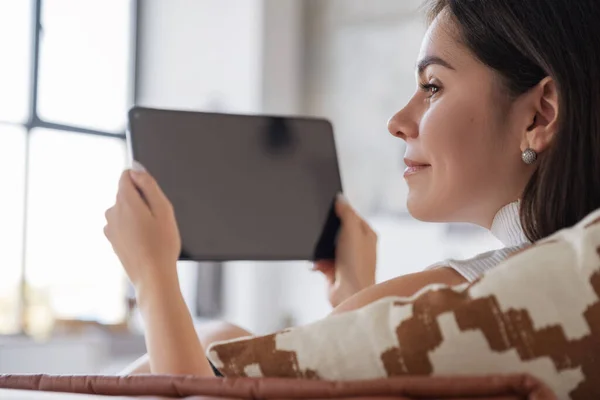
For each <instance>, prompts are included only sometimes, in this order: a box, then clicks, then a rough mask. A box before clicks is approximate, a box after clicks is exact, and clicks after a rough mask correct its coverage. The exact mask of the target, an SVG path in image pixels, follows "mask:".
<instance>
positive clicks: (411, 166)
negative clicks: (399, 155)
mask: <svg viewBox="0 0 600 400" xmlns="http://www.w3.org/2000/svg"><path fill="white" fill-rule="evenodd" d="M404 164H405V165H406V167H407V168H406V170H405V171H404V177H405V178H407V177H409V176H411V175H415V174H417V173H419V172H421V171H425V170H427V169H429V167H431V165H430V164H427V163H425V162H421V161H415V160H411V159H410V158H405V159H404Z"/></svg>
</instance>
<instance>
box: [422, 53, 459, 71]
mask: <svg viewBox="0 0 600 400" xmlns="http://www.w3.org/2000/svg"><path fill="white" fill-rule="evenodd" d="M430 65H441V66H442V67H445V68H448V69H451V70H454V67H453V66H452V65H450V63H448V62H447V61H446V60H444V59H442V58H440V57H437V56H429V57H425V58H423V59H422V60H420V61H419V63H418V64H417V71H418V72H419V75H420V74H422V73H423V72H424V71H425V69H426V68H427V67H429V66H430Z"/></svg>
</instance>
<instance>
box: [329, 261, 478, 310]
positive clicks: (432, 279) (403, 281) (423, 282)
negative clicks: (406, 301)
mask: <svg viewBox="0 0 600 400" xmlns="http://www.w3.org/2000/svg"><path fill="white" fill-rule="evenodd" d="M465 282H467V281H466V279H465V278H464V277H463V276H462V275H460V274H459V273H458V272H456V271H455V270H453V269H452V268H439V269H434V270H431V271H423V272H417V273H415V274H410V275H404V276H401V277H398V278H395V279H392V280H389V281H386V282H383V283H380V284H378V285H373V286H369V287H368V288H366V289H363V290H362V291H360V292H358V293H357V294H355V295H354V296H352V297H350V298H349V299H348V300H346V301H344V302H342V303H341V304H340V305H339V306H337V307H336V308H335V309H334V310H333V312H332V313H331V315H335V314H341V313H344V312H347V311H352V310H356V309H359V308H362V307H364V306H366V305H368V304H371V303H373V302H375V301H377V300H380V299H383V298H385V297H392V296H398V297H410V296H413V295H414V294H416V293H417V292H418V291H419V290H421V289H423V288H424V287H426V286H429V285H431V284H435V283H439V284H443V285H448V286H455V285H460V284H462V283H465Z"/></svg>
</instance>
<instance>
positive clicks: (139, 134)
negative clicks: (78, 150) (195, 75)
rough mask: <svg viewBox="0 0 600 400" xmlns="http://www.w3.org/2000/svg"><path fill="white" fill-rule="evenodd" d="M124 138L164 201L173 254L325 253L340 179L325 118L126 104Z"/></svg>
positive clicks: (274, 256) (272, 256)
mask: <svg viewBox="0 0 600 400" xmlns="http://www.w3.org/2000/svg"><path fill="white" fill-rule="evenodd" d="M127 142H128V147H129V152H130V157H131V159H133V160H136V161H138V162H140V163H141V164H142V165H143V166H144V167H146V169H147V170H148V171H149V172H150V173H151V174H152V175H153V176H154V177H155V179H156V180H157V181H158V183H159V185H160V186H161V188H162V190H163V191H164V192H165V194H166V195H167V197H168V198H169V200H170V201H171V203H172V204H173V207H174V210H175V214H176V217H177V224H178V226H179V231H180V234H181V239H182V249H181V255H180V259H181V260H196V261H235V260H252V261H253V260H264V261H271V260H313V261H314V260H324V259H333V258H334V255H335V241H336V237H337V233H338V230H339V227H340V221H339V219H338V218H337V216H336V215H335V212H334V204H335V197H336V194H337V193H338V192H341V191H342V184H341V179H340V173H339V168H338V159H337V154H336V146H335V141H334V136H333V128H332V125H331V123H330V122H328V121H327V120H324V119H316V118H299V117H276V116H262V115H233V114H222V113H207V112H190V111H174V110H157V109H149V108H140V107H135V108H133V109H131V110H130V112H129V126H128V132H127Z"/></svg>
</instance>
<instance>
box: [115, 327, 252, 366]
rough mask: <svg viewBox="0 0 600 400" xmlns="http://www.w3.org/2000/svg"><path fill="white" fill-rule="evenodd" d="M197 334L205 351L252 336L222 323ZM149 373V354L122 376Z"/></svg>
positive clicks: (197, 329) (135, 362)
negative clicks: (218, 344)
mask: <svg viewBox="0 0 600 400" xmlns="http://www.w3.org/2000/svg"><path fill="white" fill-rule="evenodd" d="M196 334H197V335H198V339H199V340H200V343H202V347H203V348H205V349H206V348H208V346H210V345H211V344H212V343H214V342H220V341H223V340H230V339H237V338H241V337H245V336H252V334H251V333H250V332H248V331H246V330H244V329H242V328H240V327H238V326H236V325H232V324H229V323H226V322H220V321H215V322H208V323H205V324H202V325H200V326H198V327H197V328H196ZM149 373H151V370H150V357H149V356H148V354H144V355H143V356H142V357H140V358H139V359H137V360H136V361H134V362H133V363H132V364H131V365H129V366H127V367H126V368H125V370H123V371H122V372H121V373H120V374H121V375H134V374H149Z"/></svg>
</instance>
